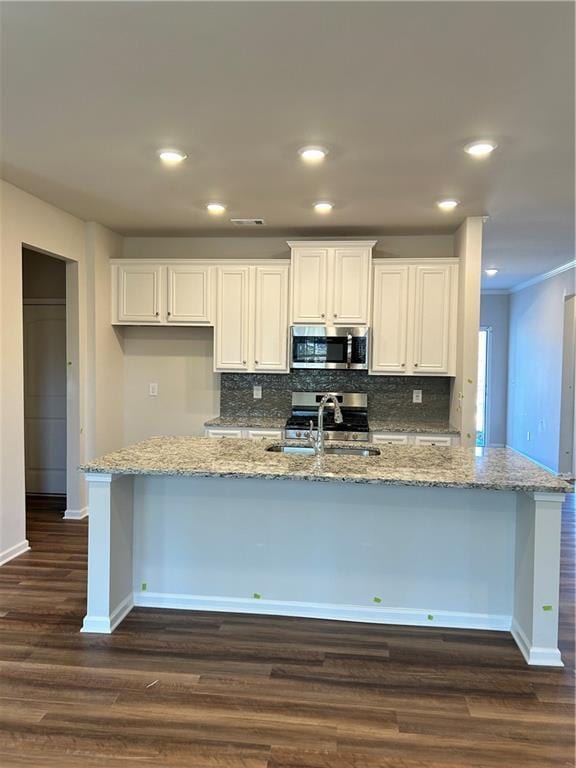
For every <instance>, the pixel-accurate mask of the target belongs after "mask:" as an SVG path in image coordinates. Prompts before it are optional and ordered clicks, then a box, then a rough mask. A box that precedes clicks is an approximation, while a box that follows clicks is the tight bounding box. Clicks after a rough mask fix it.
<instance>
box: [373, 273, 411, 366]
mask: <svg viewBox="0 0 576 768" xmlns="http://www.w3.org/2000/svg"><path fill="white" fill-rule="evenodd" d="M408 279H409V268H408V267H407V266H404V265H397V266H387V265H380V264H378V265H377V266H376V267H375V268H374V308H373V310H372V314H373V319H372V367H371V371H374V372H375V373H406V344H407V341H408Z"/></svg>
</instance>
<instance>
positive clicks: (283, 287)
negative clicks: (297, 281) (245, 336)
mask: <svg viewBox="0 0 576 768" xmlns="http://www.w3.org/2000/svg"><path fill="white" fill-rule="evenodd" d="M289 269H290V268H289V266H288V265H287V264H286V265H283V266H279V267H255V268H254V273H255V288H256V291H255V293H256V298H255V316H254V370H255V371H281V372H285V371H287V370H288V290H289V286H288V273H289Z"/></svg>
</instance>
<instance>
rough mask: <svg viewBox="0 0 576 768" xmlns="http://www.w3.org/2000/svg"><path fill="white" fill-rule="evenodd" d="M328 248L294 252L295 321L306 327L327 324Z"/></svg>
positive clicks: (303, 249) (294, 250) (293, 300)
mask: <svg viewBox="0 0 576 768" xmlns="http://www.w3.org/2000/svg"><path fill="white" fill-rule="evenodd" d="M328 256H329V250H328V248H308V247H304V248H294V249H293V251H292V319H293V321H294V322H295V323H303V324H304V325H320V324H322V323H325V322H326V266H327V263H328Z"/></svg>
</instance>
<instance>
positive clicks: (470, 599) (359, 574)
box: [82, 437, 571, 666]
mask: <svg viewBox="0 0 576 768" xmlns="http://www.w3.org/2000/svg"><path fill="white" fill-rule="evenodd" d="M270 447H271V446H270V443H269V442H267V441H253V440H226V439H222V440H215V439H206V438H192V437H158V438H152V439H150V440H146V441H143V442H141V443H138V444H136V445H134V446H130V447H128V448H125V449H123V450H120V451H117V452H115V453H111V454H108V455H107V456H104V457H102V458H100V459H97V460H95V461H93V462H90V463H89V464H86V465H85V466H83V467H82V470H83V471H84V472H86V476H87V480H88V485H89V505H90V529H89V531H90V532H89V566H88V568H89V570H88V610H87V615H86V617H85V619H84V625H83V631H85V632H104V633H109V632H112V631H113V630H114V628H115V627H116V626H117V625H118V624H119V623H120V621H122V619H123V618H124V617H125V616H126V615H127V614H128V613H129V611H130V610H131V609H132V607H133V606H134V605H138V606H150V607H166V608H187V609H197V610H217V611H234V612H245V613H260V614H261V613H267V614H275V615H290V616H310V617H315V618H326V619H340V620H351V621H366V622H381V623H395V624H413V625H418V624H420V625H427V626H444V627H461V628H475V629H478V628H480V629H492V630H502V631H511V632H512V634H513V636H514V638H515V640H516V642H517V644H518V646H519V648H520V650H521V651H522V653H523V654H524V657H525V658H526V660H527V662H528V663H529V664H541V665H555V666H559V665H561V664H562V661H561V657H560V652H559V650H558V647H557V636H558V586H559V561H560V514H561V506H562V501H563V499H564V494H565V493H567V492H570V491H571V487H570V486H569V485H568V484H567V483H565V482H563V481H562V480H560V479H558V478H557V477H556V476H554V475H552V474H550V473H548V472H546V471H544V470H542V469H540V468H539V467H538V466H537V465H535V464H533V463H532V462H530V461H528V460H526V459H524V458H523V457H521V456H520V455H518V454H517V453H515V452H514V451H511V450H509V449H487V450H484V451H481V452H479V451H477V450H475V449H471V448H441V447H427V448H420V447H412V446H392V445H385V446H379V450H380V455H378V456H369V457H359V456H347V455H342V456H340V455H338V456H335V455H325V456H314V455H298V454H285V453H282V452H276V451H270V450H268V449H269V448H270Z"/></svg>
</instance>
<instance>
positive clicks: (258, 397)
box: [252, 384, 262, 400]
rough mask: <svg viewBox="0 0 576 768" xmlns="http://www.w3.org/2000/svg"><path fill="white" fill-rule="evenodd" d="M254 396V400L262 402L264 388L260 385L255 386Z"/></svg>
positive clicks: (253, 388)
mask: <svg viewBox="0 0 576 768" xmlns="http://www.w3.org/2000/svg"><path fill="white" fill-rule="evenodd" d="M252 395H253V397H254V400H262V387H261V386H259V385H258V384H254V386H253V387H252Z"/></svg>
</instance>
